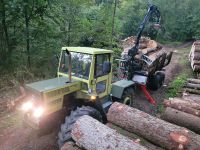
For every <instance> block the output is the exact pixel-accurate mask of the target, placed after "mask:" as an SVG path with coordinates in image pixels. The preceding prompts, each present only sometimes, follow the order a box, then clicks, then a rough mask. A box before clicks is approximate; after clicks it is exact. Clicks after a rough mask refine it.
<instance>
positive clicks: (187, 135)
mask: <svg viewBox="0 0 200 150" xmlns="http://www.w3.org/2000/svg"><path fill="white" fill-rule="evenodd" d="M107 119H108V121H110V122H112V123H114V124H116V125H118V126H120V127H122V128H124V129H125V130H127V131H129V132H134V133H136V134H138V135H140V136H142V137H144V138H146V139H147V140H149V141H151V142H152V143H154V144H156V145H159V146H161V147H163V148H165V149H176V150H177V149H180V148H184V149H185V150H199V147H200V135H197V134H195V133H194V132H192V131H189V130H188V129H186V128H183V127H180V126H177V125H173V124H171V123H169V122H166V121H164V120H161V119H159V118H155V117H153V116H150V115H149V114H147V113H144V112H142V111H140V110H137V109H134V108H132V107H129V106H127V105H124V104H121V103H117V102H115V103H114V104H112V105H111V107H110V109H109V111H108V114H107Z"/></svg>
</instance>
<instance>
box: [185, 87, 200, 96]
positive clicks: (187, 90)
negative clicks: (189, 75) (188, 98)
mask: <svg viewBox="0 0 200 150" xmlns="http://www.w3.org/2000/svg"><path fill="white" fill-rule="evenodd" d="M185 91H186V92H188V93H192V94H199V95H200V90H195V89H188V88H186V89H185Z"/></svg>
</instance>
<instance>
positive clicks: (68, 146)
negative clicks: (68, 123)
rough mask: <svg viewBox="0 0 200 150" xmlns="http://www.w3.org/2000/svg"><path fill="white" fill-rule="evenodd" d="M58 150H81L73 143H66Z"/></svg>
mask: <svg viewBox="0 0 200 150" xmlns="http://www.w3.org/2000/svg"><path fill="white" fill-rule="evenodd" d="M60 150H81V148H80V147H78V146H77V145H76V144H75V143H73V142H66V143H65V144H64V145H63V146H62V147H61V149H60Z"/></svg>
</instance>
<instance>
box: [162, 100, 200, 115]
mask: <svg viewBox="0 0 200 150" xmlns="http://www.w3.org/2000/svg"><path fill="white" fill-rule="evenodd" d="M183 101H184V100H183ZM163 104H164V106H165V107H171V108H174V109H177V110H180V111H183V112H186V113H189V114H191V115H195V116H199V117H200V110H197V109H194V108H191V107H188V106H187V105H184V103H173V101H171V100H164V102H163Z"/></svg>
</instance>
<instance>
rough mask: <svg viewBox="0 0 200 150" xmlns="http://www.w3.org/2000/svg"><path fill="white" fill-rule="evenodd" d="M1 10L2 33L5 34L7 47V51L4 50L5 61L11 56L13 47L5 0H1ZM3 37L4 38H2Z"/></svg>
mask: <svg viewBox="0 0 200 150" xmlns="http://www.w3.org/2000/svg"><path fill="white" fill-rule="evenodd" d="M0 8H1V9H0V12H1V16H2V19H1V24H2V35H3V36H5V41H6V47H7V51H6V50H4V52H3V55H4V56H3V57H2V59H3V60H4V61H5V60H7V59H9V58H10V55H11V52H12V49H11V48H10V40H9V35H8V27H7V24H6V9H5V2H4V0H0ZM2 39H3V38H2Z"/></svg>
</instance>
